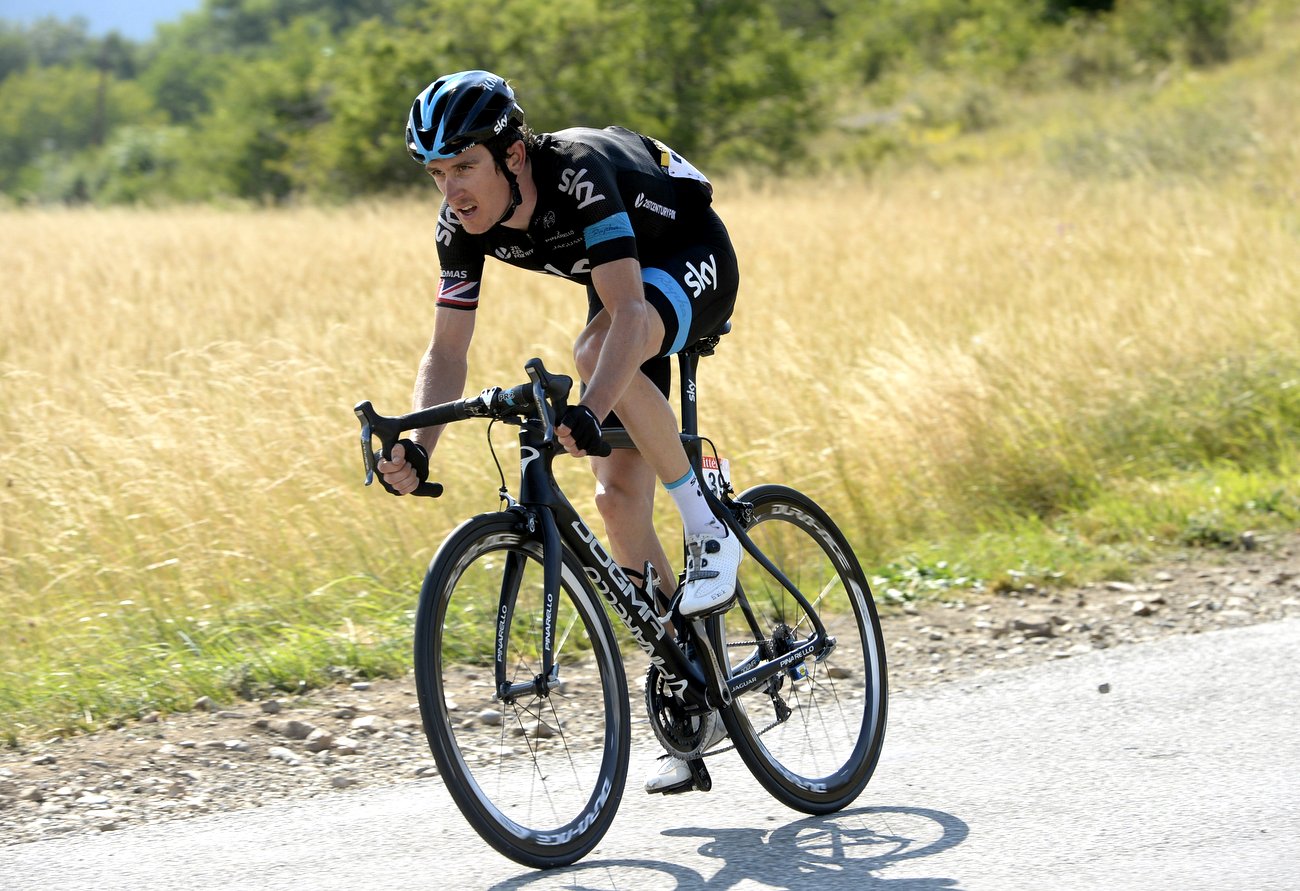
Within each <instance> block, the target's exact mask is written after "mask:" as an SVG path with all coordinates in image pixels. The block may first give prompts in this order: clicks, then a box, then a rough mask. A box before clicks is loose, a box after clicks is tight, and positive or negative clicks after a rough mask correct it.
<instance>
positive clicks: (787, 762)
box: [711, 486, 888, 814]
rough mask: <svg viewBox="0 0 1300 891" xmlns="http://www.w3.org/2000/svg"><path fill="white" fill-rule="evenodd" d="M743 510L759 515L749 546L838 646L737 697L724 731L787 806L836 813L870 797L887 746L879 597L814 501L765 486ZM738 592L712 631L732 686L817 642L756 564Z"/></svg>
mask: <svg viewBox="0 0 1300 891" xmlns="http://www.w3.org/2000/svg"><path fill="white" fill-rule="evenodd" d="M738 500H739V501H742V502H748V503H750V504H752V505H753V508H754V512H753V521H752V523H751V524H750V525H749V526H748V528H747V529H746V532H747V534H748V535H749V537H750V538H751V539H752V540H753V542H754V544H756V545H757V546H758V548H759V550H760V551H762V553H763V554H764V555H765V556H766V557H767V558H768V559H769V560H771V561H772V563H773V564H774V565H775V566H776V568H777V569H779V570H780V571H781V572H782V573H783V574H784V575H785V576H786V577H787V578H788V579H789V580H790V581H791V582H792V583H793V584H794V586H795V587H796V588H797V589H798V590H799V591H800V592H801V593H802V594H803V595H804V598H805V599H806V600H807V601H808V603H809V604H810V605H811V607H812V609H813V610H815V611H816V614H817V615H818V617H819V618H820V619H821V622H822V624H823V625H824V627H825V629H826V632H827V635H828V636H829V637H831V638H833V639H834V646H833V647H832V648H830V649H829V650H828V651H826V652H823V653H822V655H821V656H820V657H819V658H814V657H808V658H803V659H798V660H797V661H794V662H792V664H790V665H788V666H786V667H785V668H784V670H782V671H781V672H780V673H778V674H776V675H775V676H773V677H771V678H769V679H767V680H766V681H763V682H761V683H759V684H757V685H756V686H754V687H752V688H750V689H748V690H746V691H745V692H743V693H740V694H737V695H736V696H735V698H734V700H733V704H732V707H731V708H729V709H725V710H723V712H722V715H723V720H724V721H725V722H726V725H727V729H728V731H729V732H730V734H731V739H732V741H733V742H734V743H735V746H736V750H737V751H738V752H739V754H740V756H741V758H742V760H743V761H744V762H745V764H746V766H747V767H748V768H749V770H750V771H751V772H752V773H753V774H754V776H755V778H757V779H758V781H759V782H760V783H761V784H762V785H763V786H764V788H766V789H767V790H768V791H769V792H771V793H772V795H773V796H775V797H776V798H777V799H778V800H779V801H781V802H782V803H783V804H786V805H787V806H789V807H792V808H794V809H796V810H800V811H803V812H805V813H810V814H824V813H829V812H832V811H836V810H839V809H840V808H843V807H845V806H846V805H848V804H849V803H850V802H852V801H853V800H854V799H855V798H857V796H858V795H859V794H861V792H862V790H863V788H865V787H866V785H867V781H868V780H870V779H871V774H872V772H873V771H874V770H875V767H876V763H877V761H878V760H879V758H880V750H881V746H882V745H883V743H884V737H885V717H886V711H887V699H888V686H887V683H886V675H885V647H884V637H883V635H882V633H881V629H880V619H879V617H878V616H877V615H876V608H875V603H874V602H873V601H872V597H871V589H870V588H869V586H868V585H867V580H866V577H865V576H864V575H863V572H862V568H861V567H860V566H859V565H858V561H857V558H856V557H855V556H854V554H853V550H852V549H851V548H850V547H849V544H848V542H847V541H845V539H844V536H843V535H842V534H841V533H840V531H839V529H838V528H836V526H835V524H834V523H833V522H832V521H831V519H830V517H828V516H827V515H826V513H825V511H823V510H822V509H821V508H820V507H818V506H817V505H816V504H815V503H813V501H812V500H811V499H809V498H808V497H807V496H805V495H803V494H801V493H799V492H796V491H795V490H793V489H789V488H786V487H784V486H757V487H755V488H753V489H750V490H748V491H746V492H743V493H741V494H740V495H739V496H738ZM737 584H738V587H739V588H740V595H741V596H740V598H739V602H738V603H737V604H736V605H735V606H733V607H732V608H731V609H730V610H728V611H727V612H726V613H724V614H723V615H721V616H719V617H717V618H715V619H713V620H711V634H712V635H713V638H714V641H715V649H716V650H717V651H718V652H719V653H720V654H721V655H720V656H719V658H720V660H721V661H722V663H723V670H724V672H726V673H728V675H729V676H735V675H739V674H742V673H743V672H745V671H748V670H749V669H750V668H753V667H754V666H756V665H758V664H759V663H760V662H763V661H769V660H772V659H780V658H781V657H782V656H783V655H785V654H787V653H790V652H791V651H792V650H794V649H795V648H796V647H797V646H798V645H800V644H801V643H803V642H805V641H807V640H809V639H810V638H813V637H815V636H816V631H815V625H814V623H813V621H812V616H811V614H810V613H809V611H808V609H807V608H805V607H804V606H803V605H802V604H800V603H799V601H798V600H797V599H796V598H795V597H794V596H793V595H792V594H791V593H790V592H789V591H787V590H786V589H785V588H784V587H783V586H782V585H781V583H780V582H779V581H778V579H777V578H776V577H775V576H773V575H772V574H771V573H769V572H767V571H766V570H765V569H764V568H763V567H762V566H761V565H760V564H759V562H758V561H757V560H755V559H753V557H752V556H747V557H746V558H745V559H744V560H743V561H742V562H741V564H740V574H739V577H738V579H737Z"/></svg>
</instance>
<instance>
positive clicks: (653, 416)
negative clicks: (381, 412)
mask: <svg viewBox="0 0 1300 891" xmlns="http://www.w3.org/2000/svg"><path fill="white" fill-rule="evenodd" d="M406 143H407V148H408V149H409V151H410V153H411V157H413V158H414V159H415V160H416V161H417V162H419V163H420V164H421V165H423V166H424V168H425V170H426V171H427V172H428V173H429V174H430V175H431V176H432V177H433V179H434V182H436V183H437V185H438V188H439V189H440V190H441V191H442V194H443V204H442V209H441V211H440V212H439V216H438V224H437V229H436V234H435V240H436V243H437V250H438V261H439V265H440V266H441V270H442V271H441V284H440V286H439V289H438V297H437V303H436V309H435V311H434V330H433V337H432V340H431V341H430V343H429V347H428V350H427V351H426V352H425V354H424V357H423V359H422V360H421V362H420V365H419V368H418V370H417V374H416V383H415V393H414V402H415V407H416V408H417V409H418V408H423V407H425V406H429V405H436V404H438V403H441V402H447V401H451V400H454V399H458V398H460V396H461V395H462V393H463V390H464V387H465V381H466V378H467V374H468V364H467V355H468V350H469V345H470V340H471V337H472V335H473V332H474V317H475V312H474V310H475V309H476V308H477V306H478V299H479V285H480V281H481V278H482V272H483V265H484V259H485V258H486V257H488V256H493V257H496V258H498V259H500V260H502V261H504V262H506V263H508V264H510V265H513V266H519V267H522V268H525V269H532V270H536V271H538V272H544V273H549V274H552V275H558V276H561V277H564V278H568V279H571V280H573V281H575V282H578V283H580V284H582V285H585V286H586V289H587V300H588V318H587V325H586V327H585V328H584V329H583V331H582V332H581V333H580V334H579V335H578V338H577V341H576V342H575V344H574V361H575V364H576V365H577V369H578V373H579V375H580V376H581V378H582V380H583V381H584V383H585V387H584V390H583V393H582V397H581V400H580V401H579V402H577V403H576V404H574V405H571V406H569V408H568V410H567V411H566V412H565V413H564V415H563V417H562V418H560V419H559V422H558V423H557V426H556V435H557V437H558V439H559V441H560V443H561V445H563V447H564V448H565V450H566V451H568V452H569V454H571V455H574V456H583V455H586V454H587V453H588V451H590V450H592V449H594V448H595V447H596V446H597V444H598V443H599V442H600V435H601V425H602V424H603V425H606V426H614V425H617V426H622V427H625V428H626V429H627V430H628V432H629V433H630V434H631V436H632V439H633V441H635V443H636V445H637V448H636V449H635V450H631V449H626V450H615V451H614V452H613V453H612V454H611V455H610V456H609V457H604V458H595V457H593V458H592V459H591V466H592V470H593V472H594V474H595V477H596V505H597V509H598V510H599V511H600V514H601V516H602V518H603V519H604V521H605V526H606V530H607V533H608V536H609V541H610V548H611V550H612V551H613V554H612V556H613V557H614V559H615V560H617V561H618V563H619V565H620V566H622V567H624V572H625V573H626V574H627V575H628V576H629V577H631V578H632V579H633V580H634V581H640V582H641V586H644V587H643V589H644V590H648V591H649V592H650V593H651V595H652V596H653V595H654V594H655V593H656V588H655V585H654V583H655V577H656V576H658V578H660V579H671V578H674V575H673V572H672V567H671V565H670V563H669V560H668V557H667V554H666V553H665V552H664V549H663V546H662V544H661V543H660V541H659V539H658V536H657V535H656V534H655V531H654V526H653V516H652V508H653V503H654V493H655V481H656V479H658V480H659V481H661V482H662V483H663V485H664V487H665V488H666V489H667V490H668V492H669V493H670V495H671V496H672V498H673V500H674V502H675V503H676V505H677V508H678V510H679V512H680V513H681V517H682V524H683V527H684V530H685V534H686V544H687V557H686V571H685V575H684V581H683V585H682V599H681V606H680V609H681V612H682V614H683V615H685V616H698V615H707V614H709V613H712V612H716V611H719V610H722V609H725V608H726V607H728V606H730V605H731V602H732V600H733V598H734V589H735V579H736V568H737V565H738V564H739V562H740V558H741V548H740V544H739V542H737V540H736V538H735V536H734V535H730V534H729V533H728V531H727V529H726V527H725V525H723V524H722V523H721V522H719V521H718V519H717V518H716V517H715V516H714V515H713V513H712V511H711V509H710V508H709V506H708V503H707V502H706V501H705V499H704V495H703V493H702V491H701V489H700V481H699V479H697V478H696V475H695V472H694V470H693V469H692V468H691V465H690V461H689V460H688V459H687V456H686V452H685V449H684V448H683V447H682V444H681V441H680V439H679V437H678V435H677V421H676V417H675V415H674V413H673V410H672V407H671V405H670V404H669V402H668V399H667V393H668V388H669V384H670V381H671V365H670V360H669V358H668V357H669V356H670V355H672V354H673V353H676V352H678V351H680V350H682V349H683V348H685V347H687V346H689V345H691V344H692V343H694V342H695V341H696V340H698V339H699V338H701V337H703V336H706V335H709V334H712V333H713V332H715V331H716V330H717V329H719V328H720V327H721V326H722V325H723V323H724V322H725V321H726V320H727V319H728V317H729V316H730V315H731V311H732V308H733V306H734V304H735V299H736V290H737V286H738V282H739V271H738V269H737V265H736V255H735V252H734V250H733V249H732V246H731V240H730V237H729V236H728V234H727V230H726V228H725V227H724V226H723V223H722V220H721V219H719V217H718V215H717V214H716V213H715V212H714V210H713V209H712V207H711V202H712V186H711V185H710V183H709V181H708V180H707V179H706V178H705V177H704V175H703V174H701V173H700V172H699V171H698V170H696V169H695V167H693V166H692V165H691V164H690V163H689V162H687V161H686V160H685V159H684V158H682V157H681V156H680V155H678V154H677V153H676V152H674V151H672V150H671V149H670V148H668V147H667V146H665V145H664V144H663V143H661V142H658V141H657V140H654V139H651V138H648V137H645V136H642V135H640V134H637V133H634V132H632V131H630V130H625V129H622V128H619V127H608V128H606V129H603V130H596V129H589V128H581V127H579V128H572V129H568V130H561V131H558V132H555V133H545V134H534V133H533V132H531V131H530V130H529V129H528V128H527V126H526V125H525V123H524V113H523V110H522V109H521V108H520V106H519V104H518V102H516V100H515V94H514V91H513V90H512V89H511V87H510V86H509V85H508V84H507V83H506V81H505V80H504V79H503V78H501V77H499V76H497V75H495V74H492V73H491V72H487V71H477V70H476V71H461V72H457V73H455V74H450V75H446V76H444V77H440V78H438V79H437V80H435V81H434V82H433V83H431V84H430V85H429V86H428V87H426V88H425V89H424V90H423V91H421V92H420V94H419V95H418V96H417V97H416V99H415V102H414V103H413V104H412V106H411V113H410V118H409V119H408V122H407V127H406ZM615 412H616V414H615ZM440 433H441V428H427V429H424V430H419V431H416V432H415V433H413V434H412V438H411V440H403V441H402V442H401V443H399V444H398V446H395V447H394V448H393V451H392V461H391V462H382V461H381V462H380V464H379V470H380V473H381V476H382V479H383V482H384V486H385V488H386V489H388V490H389V491H390V492H393V493H394V494H406V493H409V492H411V491H412V490H414V489H415V487H416V485H417V484H418V483H419V482H420V481H421V480H422V479H423V478H424V477H425V476H427V474H428V460H429V455H430V454H431V453H432V452H433V450H434V447H435V446H436V445H437V442H438V437H439V435H440ZM632 567H640V568H641V569H640V571H638V570H637V569H633V568H632ZM690 783H691V777H690V771H689V768H688V766H687V765H686V763H685V762H683V761H681V760H679V759H676V758H666V759H664V764H663V765H661V767H660V769H659V770H658V771H657V772H656V773H655V774H654V775H653V776H651V778H650V780H649V781H648V782H647V783H646V789H647V791H650V792H671V791H677V790H678V789H681V788H683V787H686V786H689V784H690Z"/></svg>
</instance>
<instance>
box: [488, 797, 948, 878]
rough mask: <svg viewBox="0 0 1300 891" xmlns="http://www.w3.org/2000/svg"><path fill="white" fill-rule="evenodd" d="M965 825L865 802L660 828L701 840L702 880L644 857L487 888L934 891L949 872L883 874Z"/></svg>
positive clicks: (931, 850)
mask: <svg viewBox="0 0 1300 891" xmlns="http://www.w3.org/2000/svg"><path fill="white" fill-rule="evenodd" d="M969 833H970V828H969V827H968V826H967V825H966V823H964V822H963V821H962V820H960V819H959V818H957V817H955V816H953V815H952V814H948V813H944V812H943V811H936V810H930V809H927V808H916V807H880V806H875V807H865V808H856V809H851V810H845V811H840V812H839V813H835V814H829V815H827V816H824V817H805V818H801V819H799V820H795V821H794V822H792V823H787V824H786V825H784V826H781V827H779V828H777V829H775V830H771V829H757V828H738V829H706V828H703V827H682V828H677V829H665V830H664V831H663V833H662V834H663V835H665V836H673V837H681V838H704V839H708V841H705V842H704V843H703V844H701V845H700V846H699V848H698V849H697V850H698V853H699V854H701V855H702V856H704V857H709V858H713V859H717V860H721V861H722V867H721V869H719V870H718V871H717V872H716V873H713V875H712V876H711V877H709V878H706V877H705V876H704V875H702V874H701V873H699V872H697V871H695V870H693V869H691V868H690V867H687V866H680V865H676V864H671V863H665V862H661V861H649V860H591V861H583V862H581V863H577V864H574V865H573V866H569V867H564V868H560V869H555V870H550V871H548V872H544V873H536V872H530V873H528V874H527V875H521V876H516V877H514V878H512V879H507V880H506V881H504V882H501V883H499V884H497V885H495V886H493V891H506V889H517V888H525V887H530V886H531V887H539V888H563V889H569V891H588V889H592V891H594V889H611V888H634V889H637V891H642V889H644V891H660V889H663V891H686V889H695V888H708V889H727V888H734V887H737V886H740V885H750V886H752V885H753V884H754V883H757V885H758V886H760V887H764V888H774V889H777V888H779V889H789V891H796V889H806V888H817V889H820V891H833V889H845V891H847V889H854V891H857V889H876V888H880V889H885V891H940V889H951V888H955V887H957V880H956V879H950V878H938V877H935V878H897V879H891V878H885V877H882V876H879V875H877V873H878V872H879V871H880V870H882V869H885V868H886V867H888V866H891V865H893V864H895V863H900V862H902V861H904V860H914V859H918V858H922V857H929V856H932V855H934V854H938V853H940V852H942V851H946V850H948V849H950V848H954V847H956V846H957V845H959V844H961V843H962V842H963V841H965V840H966V837H967V835H969Z"/></svg>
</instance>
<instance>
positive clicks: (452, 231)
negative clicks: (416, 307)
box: [435, 203, 483, 310]
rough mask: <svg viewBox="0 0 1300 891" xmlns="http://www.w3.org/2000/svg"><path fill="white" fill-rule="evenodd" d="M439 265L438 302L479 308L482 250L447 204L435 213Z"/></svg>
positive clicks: (462, 307)
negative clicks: (436, 215)
mask: <svg viewBox="0 0 1300 891" xmlns="http://www.w3.org/2000/svg"><path fill="white" fill-rule="evenodd" d="M435 240H436V242H437V245H438V265H439V267H441V269H442V272H441V275H440V277H439V282H438V299H437V305H438V306H445V307H447V308H448V309H462V310H475V309H478V292H479V284H480V283H481V282H482V280H483V250H482V248H480V247H479V246H478V245H477V244H476V243H475V239H474V237H473V236H471V235H468V234H467V233H466V232H465V231H464V230H463V229H462V228H461V226H460V220H458V219H456V214H455V213H453V212H452V210H451V208H450V207H449V206H448V205H447V204H445V203H444V204H443V205H442V210H441V212H440V213H439V214H438V229H437V232H436V235H435Z"/></svg>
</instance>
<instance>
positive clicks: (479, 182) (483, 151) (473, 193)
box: [424, 145, 510, 235]
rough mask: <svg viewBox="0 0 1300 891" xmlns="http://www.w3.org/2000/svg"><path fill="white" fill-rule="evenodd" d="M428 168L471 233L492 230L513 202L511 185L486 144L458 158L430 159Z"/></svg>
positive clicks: (476, 233)
mask: <svg viewBox="0 0 1300 891" xmlns="http://www.w3.org/2000/svg"><path fill="white" fill-rule="evenodd" d="M424 169H425V170H426V171H427V172H428V174H429V175H430V176H432V177H433V181H434V182H435V183H437V184H438V188H439V189H440V190H442V194H443V195H444V196H445V197H446V199H447V204H449V205H450V206H451V209H452V212H453V213H455V214H456V217H457V219H459V220H460V224H461V225H462V226H464V227H465V231H466V232H469V233H470V234H471V235H481V234H482V233H484V232H486V231H487V230H489V229H491V228H492V226H493V225H495V224H496V221H497V220H499V219H501V215H502V214H503V213H505V211H506V207H507V206H509V204H510V184H509V183H508V182H506V178H505V177H504V176H502V175H501V171H500V170H498V169H497V165H496V162H495V161H494V160H493V159H492V153H491V152H489V151H488V150H487V147H486V146H482V145H476V146H474V147H473V148H472V149H469V150H468V151H464V152H461V153H460V154H459V155H457V156H456V157H454V158H448V159H446V160H438V161H430V162H429V163H428V164H426V165H424Z"/></svg>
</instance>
